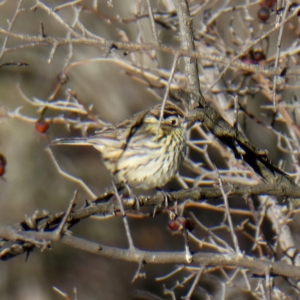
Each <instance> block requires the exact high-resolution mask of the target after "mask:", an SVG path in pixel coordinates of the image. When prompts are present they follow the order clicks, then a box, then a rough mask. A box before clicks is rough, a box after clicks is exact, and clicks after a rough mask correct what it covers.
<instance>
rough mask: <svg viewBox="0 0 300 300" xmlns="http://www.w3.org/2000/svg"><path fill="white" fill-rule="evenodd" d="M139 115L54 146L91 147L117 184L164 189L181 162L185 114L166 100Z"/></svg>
mask: <svg viewBox="0 0 300 300" xmlns="http://www.w3.org/2000/svg"><path fill="white" fill-rule="evenodd" d="M161 109H162V104H157V105H155V106H154V107H151V108H150V109H147V110H144V111H141V112H138V113H137V114H135V115H133V116H131V117H130V118H128V119H126V120H124V121H122V122H121V123H119V124H117V125H106V126H104V127H103V128H101V129H100V130H97V131H95V133H94V134H93V135H91V136H88V137H74V138H72V137H71V138H58V139H55V140H54V141H53V142H52V144H53V145H91V146H93V147H94V148H95V149H96V150H98V151H99V152H101V154H102V158H103V162H104V165H105V166H106V168H107V169H108V170H109V171H110V173H111V174H112V176H113V178H114V180H115V182H116V183H117V184H128V185H129V186H130V187H132V188H137V189H143V190H149V189H152V188H156V189H160V188H162V187H163V186H165V185H166V184H167V183H168V182H169V181H170V180H171V179H172V178H173V177H174V176H175V174H176V173H177V171H178V168H179V166H180V164H181V163H182V161H183V159H184V153H185V148H186V135H187V129H188V118H187V115H186V114H185V113H184V112H183V111H182V110H181V109H180V108H179V107H177V106H176V105H174V104H173V103H171V102H169V101H167V102H166V103H165V106H164V111H163V114H162V118H161V120H160V115H161Z"/></svg>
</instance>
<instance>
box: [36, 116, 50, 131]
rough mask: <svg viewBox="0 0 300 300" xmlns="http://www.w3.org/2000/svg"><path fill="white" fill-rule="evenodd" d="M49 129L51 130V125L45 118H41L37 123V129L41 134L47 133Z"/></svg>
mask: <svg viewBox="0 0 300 300" xmlns="http://www.w3.org/2000/svg"><path fill="white" fill-rule="evenodd" d="M48 128H49V123H48V122H47V121H46V120H45V119H44V118H43V117H41V118H39V119H38V120H37V121H36V122H35V129H36V131H38V132H40V133H44V132H46V131H47V130H48Z"/></svg>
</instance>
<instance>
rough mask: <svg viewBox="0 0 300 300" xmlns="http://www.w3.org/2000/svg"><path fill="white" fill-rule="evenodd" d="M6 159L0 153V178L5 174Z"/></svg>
mask: <svg viewBox="0 0 300 300" xmlns="http://www.w3.org/2000/svg"><path fill="white" fill-rule="evenodd" d="M6 163H7V162H6V158H5V156H4V155H3V154H1V153H0V176H2V175H3V174H4V173H5V166H6Z"/></svg>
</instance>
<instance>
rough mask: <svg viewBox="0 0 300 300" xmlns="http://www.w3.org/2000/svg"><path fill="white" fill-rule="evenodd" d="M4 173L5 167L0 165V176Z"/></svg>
mask: <svg viewBox="0 0 300 300" xmlns="http://www.w3.org/2000/svg"><path fill="white" fill-rule="evenodd" d="M4 173H5V167H4V166H1V165H0V176H3V174H4Z"/></svg>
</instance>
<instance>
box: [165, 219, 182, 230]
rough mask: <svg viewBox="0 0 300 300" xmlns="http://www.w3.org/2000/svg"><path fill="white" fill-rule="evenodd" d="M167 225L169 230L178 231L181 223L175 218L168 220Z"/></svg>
mask: <svg viewBox="0 0 300 300" xmlns="http://www.w3.org/2000/svg"><path fill="white" fill-rule="evenodd" d="M168 227H169V229H170V230H171V231H179V230H181V228H182V225H181V224H180V223H179V222H178V221H176V220H170V221H169V222H168Z"/></svg>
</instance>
